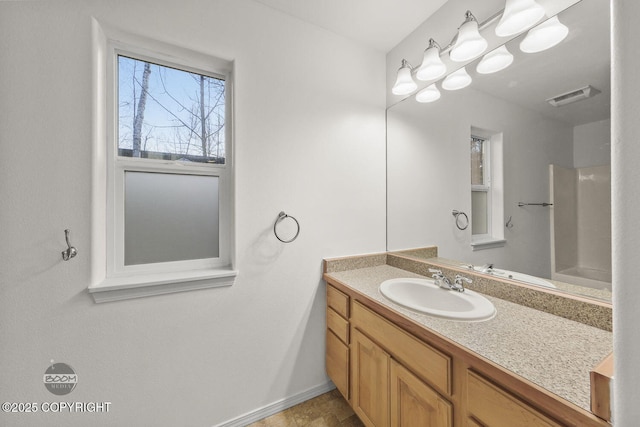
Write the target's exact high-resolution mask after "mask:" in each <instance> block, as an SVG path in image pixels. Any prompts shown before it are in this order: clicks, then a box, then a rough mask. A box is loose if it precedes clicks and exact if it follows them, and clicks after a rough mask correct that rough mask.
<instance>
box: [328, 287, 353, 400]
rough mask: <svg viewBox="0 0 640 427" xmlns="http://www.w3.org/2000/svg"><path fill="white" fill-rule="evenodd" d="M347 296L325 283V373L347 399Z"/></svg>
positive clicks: (348, 395) (348, 396) (348, 394)
mask: <svg viewBox="0 0 640 427" xmlns="http://www.w3.org/2000/svg"><path fill="white" fill-rule="evenodd" d="M348 318H349V297H348V296H347V295H345V294H344V293H342V292H340V291H339V290H337V289H336V288H334V287H333V286H330V285H327V331H326V362H325V366H326V369H327V375H328V376H329V378H331V380H332V381H333V383H334V384H335V385H336V388H337V389H338V391H340V393H342V395H343V396H344V398H345V399H347V400H349V398H350V393H349V351H350V350H349V333H350V332H349V320H348Z"/></svg>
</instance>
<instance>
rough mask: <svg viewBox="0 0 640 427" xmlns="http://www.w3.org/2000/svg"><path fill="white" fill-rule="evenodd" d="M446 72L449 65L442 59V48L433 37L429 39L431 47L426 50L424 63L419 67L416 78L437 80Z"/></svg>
mask: <svg viewBox="0 0 640 427" xmlns="http://www.w3.org/2000/svg"><path fill="white" fill-rule="evenodd" d="M446 72H447V66H446V65H444V62H442V59H440V49H439V48H438V46H437V44H436V42H435V41H434V40H433V39H431V40H429V47H428V48H427V49H425V51H424V57H423V58H422V64H420V67H418V71H417V72H416V78H417V79H418V80H422V81H427V80H435V79H437V78H438V77H441V76H443V75H444V73H446Z"/></svg>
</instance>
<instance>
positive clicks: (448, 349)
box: [324, 254, 612, 427]
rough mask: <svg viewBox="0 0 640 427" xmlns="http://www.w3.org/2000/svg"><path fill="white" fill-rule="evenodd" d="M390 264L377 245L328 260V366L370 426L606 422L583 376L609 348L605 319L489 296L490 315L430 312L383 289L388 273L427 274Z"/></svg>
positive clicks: (395, 275)
mask: <svg viewBox="0 0 640 427" xmlns="http://www.w3.org/2000/svg"><path fill="white" fill-rule="evenodd" d="M399 258H401V257H399ZM392 260H395V261H392ZM394 263H395V264H396V265H397V264H398V257H395V256H392V255H388V254H379V255H368V256H364V257H352V258H346V259H334V260H325V266H324V269H325V274H324V279H325V280H326V282H327V331H326V368H327V374H328V375H329V377H330V378H331V379H332V380H333V382H334V383H335V385H336V387H337V388H338V390H339V391H340V392H341V393H342V394H343V396H344V397H345V398H346V399H347V401H348V402H349V403H350V405H351V406H352V408H353V409H354V411H355V412H356V414H357V415H358V416H359V417H360V419H361V420H362V421H363V422H364V423H365V424H366V425H367V426H409V425H411V426H442V427H453V426H455V427H458V426H474V427H476V426H484V427H494V426H505V427H506V426H509V427H512V426H525V427H526V426H587V427H589V426H593V427H595V426H607V425H610V424H609V423H608V422H607V421H605V420H603V419H601V418H599V417H597V416H596V415H594V414H593V413H592V412H591V407H592V405H593V403H592V402H591V400H590V399H591V384H590V379H589V378H590V371H592V370H594V368H596V366H597V365H598V364H599V363H600V362H601V361H602V360H604V359H605V358H606V357H607V356H608V355H609V354H610V353H611V351H612V334H611V332H610V330H609V331H608V330H605V329H607V326H606V325H607V322H606V321H605V322H604V323H599V322H600V321H599V320H597V319H596V320H594V319H592V322H591V323H593V324H596V325H599V326H600V327H594V326H591V325H589V324H584V323H581V322H579V321H575V320H570V319H567V318H565V317H560V316H558V315H556V314H551V313H548V312H545V311H541V310H538V309H535V308H532V307H526V306H523V305H520V304H516V303H514V302H511V301H507V300H504V299H500V298H496V297H493V296H489V295H485V296H486V298H488V299H490V301H491V302H492V303H493V304H494V306H495V307H496V310H497V314H496V316H495V317H494V318H493V319H491V320H487V321H483V322H458V321H451V320H445V319H440V318H436V317H433V316H429V315H426V314H422V313H418V312H415V311H412V310H409V309H407V308H405V307H403V306H400V305H397V304H395V303H393V302H391V301H390V300H387V299H386V298H385V297H384V296H383V295H382V294H381V293H380V292H379V290H378V287H379V285H380V284H381V283H382V282H383V281H385V280H389V279H394V278H413V277H415V278H419V277H424V276H425V275H426V274H422V275H421V274H418V273H416V271H418V270H419V267H416V266H415V265H413V268H409V269H403V268H398V267H397V266H393V265H390V264H394ZM423 267H428V266H426V265H425V266H423ZM411 270H412V271H411ZM469 277H471V278H472V279H474V277H473V276H472V275H469ZM444 292H450V291H444ZM451 292H452V291H451ZM547 305H548V304H547ZM552 305H553V304H552ZM596 305H597V304H596ZM605 308H606V307H605ZM594 313H596V314H595V316H596V317H598V316H601V315H602V311H599V309H597V310H595V311H594ZM609 315H610V312H609ZM609 322H610V319H609ZM602 325H604V327H603V326H602ZM609 325H610V323H609ZM606 404H608V402H606ZM603 405H604V406H606V405H605V404H604V403H602V405H601V406H603Z"/></svg>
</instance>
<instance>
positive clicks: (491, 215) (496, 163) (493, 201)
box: [469, 127, 506, 251]
mask: <svg viewBox="0 0 640 427" xmlns="http://www.w3.org/2000/svg"><path fill="white" fill-rule="evenodd" d="M470 137H471V138H477V139H482V140H483V141H484V142H483V146H484V147H483V149H484V150H485V152H484V153H483V166H482V167H483V180H484V182H483V184H482V185H474V184H471V185H470V191H469V196H470V198H472V197H473V192H474V191H482V192H486V193H487V211H486V213H485V214H486V216H487V233H485V234H473V226H472V227H471V229H472V230H471V232H470V233H471V248H472V250H473V251H477V250H482V249H491V248H498V247H503V246H504V245H505V244H506V239H505V236H504V227H503V225H504V182H503V180H504V163H503V145H504V141H503V134H502V132H495V131H489V130H484V129H480V128H477V127H472V128H471V132H470ZM469 153H470V152H469ZM470 154H471V153H470ZM470 202H471V201H470ZM472 205H473V203H472V202H471V206H472ZM471 215H472V216H471V222H472V223H473V215H474V213H473V209H471Z"/></svg>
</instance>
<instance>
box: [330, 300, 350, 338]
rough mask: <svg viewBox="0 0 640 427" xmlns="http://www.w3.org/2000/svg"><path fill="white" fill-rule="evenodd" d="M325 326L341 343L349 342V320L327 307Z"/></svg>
mask: <svg viewBox="0 0 640 427" xmlns="http://www.w3.org/2000/svg"><path fill="white" fill-rule="evenodd" d="M327 328H328V329H330V330H331V331H332V332H333V333H334V334H336V336H337V337H338V338H340V340H341V341H342V342H343V343H345V344H349V321H348V320H347V319H344V318H342V316H340V315H339V314H338V313H336V312H335V311H334V310H333V309H332V308H329V307H327Z"/></svg>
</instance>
